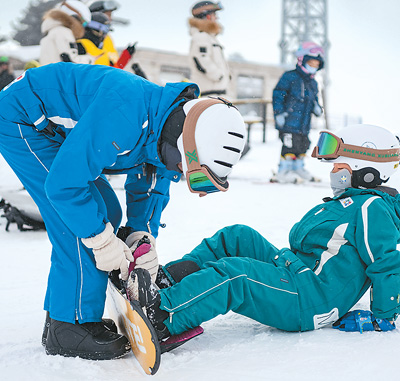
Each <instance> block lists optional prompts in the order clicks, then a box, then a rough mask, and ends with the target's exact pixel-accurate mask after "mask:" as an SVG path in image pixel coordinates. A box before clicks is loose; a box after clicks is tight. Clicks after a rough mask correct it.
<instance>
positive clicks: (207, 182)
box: [187, 165, 229, 194]
mask: <svg viewBox="0 0 400 381" xmlns="http://www.w3.org/2000/svg"><path fill="white" fill-rule="evenodd" d="M187 183H188V186H189V189H190V190H191V191H192V192H196V193H204V194H208V193H214V192H219V191H226V190H227V189H228V187H229V184H228V181H226V180H225V181H223V180H222V179H220V178H219V177H218V176H216V175H215V174H214V173H213V172H212V171H211V170H210V169H209V168H208V167H207V166H206V165H203V166H202V167H201V169H200V170H199V169H197V170H194V171H191V172H188V173H187Z"/></svg>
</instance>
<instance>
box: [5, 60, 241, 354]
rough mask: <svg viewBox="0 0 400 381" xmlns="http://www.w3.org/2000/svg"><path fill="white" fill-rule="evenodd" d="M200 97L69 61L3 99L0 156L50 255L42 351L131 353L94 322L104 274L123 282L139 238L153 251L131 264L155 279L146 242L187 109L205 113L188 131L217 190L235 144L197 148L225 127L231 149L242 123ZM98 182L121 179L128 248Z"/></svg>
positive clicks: (33, 76)
mask: <svg viewBox="0 0 400 381" xmlns="http://www.w3.org/2000/svg"><path fill="white" fill-rule="evenodd" d="M198 93H199V91H198V87H197V85H195V84H191V83H175V84H167V85H166V86H165V87H161V86H158V85H156V84H154V83H151V82H149V81H147V80H145V79H143V78H141V77H138V76H136V75H133V74H130V73H128V72H125V71H122V70H117V69H115V68H110V67H106V66H101V65H96V66H92V65H78V64H72V63H57V64H50V65H46V66H44V67H41V68H38V69H35V70H32V71H31V70H29V71H26V72H24V73H23V74H22V75H21V76H20V77H18V78H17V79H16V80H15V81H14V82H12V83H11V84H10V85H9V86H7V87H6V88H5V89H3V90H2V91H1V92H0V104H1V108H0V153H1V154H2V155H3V156H4V158H5V160H6V161H7V162H8V163H9V165H10V166H11V168H12V169H13V170H14V172H15V173H16V175H17V176H18V177H19V179H20V180H21V182H22V184H23V185H24V186H25V188H26V189H27V191H28V192H29V194H30V195H31V197H32V198H33V200H34V201H35V203H36V204H37V205H38V207H39V210H40V213H41V215H42V217H43V220H44V222H45V225H46V229H47V232H48V236H49V239H50V241H51V243H52V246H53V249H52V257H51V269H50V274H49V279H48V287H47V293H46V298H45V304H44V309H45V310H46V311H49V319H48V321H47V323H48V325H49V326H50V327H49V329H48V330H46V331H45V332H46V335H45V336H46V337H44V342H45V344H46V351H47V353H49V354H62V355H65V356H80V357H83V358H95V359H108V358H114V357H119V356H121V355H123V354H124V353H126V352H127V350H129V346H128V345H127V340H126V338H125V337H123V336H121V335H118V334H116V333H114V332H111V331H110V330H109V329H108V328H110V327H109V326H107V327H106V326H105V325H104V322H102V320H101V319H102V316H103V311H104V303H105V294H106V286H107V272H108V271H111V270H116V269H120V270H121V273H122V276H123V277H125V278H126V277H127V275H128V274H127V273H128V261H133V260H134V257H133V254H135V249H136V247H137V246H138V242H139V241H140V240H141V239H142V238H143V237H144V235H146V236H147V237H148V238H149V239H150V241H151V244H150V245H149V247H148V252H147V253H146V255H143V256H142V257H140V258H139V259H137V260H136V265H138V266H139V267H144V268H147V269H148V270H149V271H150V272H152V273H153V272H154V273H156V272H157V269H158V260H157V254H156V251H155V238H156V237H157V234H158V228H159V226H160V217H161V213H162V211H163V209H164V208H165V206H166V205H167V203H168V200H169V186H170V182H171V181H174V182H178V181H179V179H180V177H181V170H180V168H181V167H180V164H179V163H180V162H181V155H182V154H181V152H180V151H179V150H178V148H177V140H178V138H179V137H180V136H181V135H182V130H183V129H185V130H186V124H185V123H186V121H188V123H189V120H193V118H192V119H191V118H189V115H190V111H188V109H185V110H184V108H187V107H188V105H190V107H191V108H193V109H194V110H197V111H198V107H199V104H200V103H201V105H203V106H201V105H200V107H202V109H201V110H200V118H199V119H198V121H197V120H196V121H195V122H194V127H193V128H195V129H196V130H195V131H196V137H195V140H196V142H197V144H198V147H197V149H198V151H197V156H196V152H194V156H196V160H198V162H199V164H202V165H203V164H205V165H207V170H204V171H205V173H206V175H207V176H210V173H212V175H213V176H214V177H215V179H216V180H215V181H220V182H221V184H222V185H223V187H222V186H221V187H220V188H218V189H214V190H220V189H222V190H226V189H227V182H226V176H227V174H228V173H229V171H230V170H231V167H232V165H234V164H235V163H236V162H237V161H238V160H239V157H240V152H241V150H242V148H243V144H244V138H243V136H242V138H240V137H238V136H235V139H236V141H235V142H233V143H232V144H233V146H234V148H232V147H231V148H232V149H234V150H235V152H233V151H231V150H230V151H229V152H228V153H226V154H225V153H224V152H222V151H228V150H222V149H220V148H218V149H214V147H215V146H216V144H217V143H218V144H217V145H218V147H219V146H220V145H221V142H223V144H222V145H225V146H226V145H227V146H230V145H231V144H230V143H228V142H227V141H225V140H224V139H225V137H224V135H223V133H221V134H220V135H219V136H218V139H219V141H218V142H217V140H218V139H217V138H216V139H215V142H214V141H210V142H208V144H207V150H206V151H205V149H204V146H205V142H204V141H200V140H201V139H200V140H199V139H198V134H200V135H207V134H208V129H209V128H212V129H217V128H216V126H217V127H221V126H225V128H222V130H224V133H225V135H227V136H228V138H227V139H228V140H229V139H230V140H232V139H231V135H229V132H230V133H235V134H237V135H240V133H243V135H244V131H245V128H244V123H243V120H242V118H241V116H240V114H239V112H238V111H237V110H236V109H235V108H234V107H232V105H231V104H228V103H227V102H223V101H220V100H212V101H210V100H205V101H199V100H197V99H195V98H197V96H198ZM205 102H209V103H207V104H206V105H205ZM210 102H211V104H210ZM204 105H205V106H204ZM215 111H216V113H217V115H215ZM198 113H199V111H198ZM210 113H211V120H210V119H208V120H207V115H209V114H210ZM187 115H188V117H187ZM203 115H204V117H203ZM204 118H205V119H206V120H205V123H204V120H203V119H204ZM200 137H201V136H200ZM212 138H213V137H211V138H210V139H212ZM225 143H227V144H225ZM235 144H236V145H235ZM218 150H219V151H218ZM233 154H235V155H236V156H237V157H234V155H233ZM218 159H220V160H218ZM214 161H219V162H221V163H224V164H225V165H220V164H219V163H216V162H214ZM107 173H108V174H121V173H123V174H127V180H126V183H125V190H126V199H127V224H126V228H125V230H124V234H125V237H126V236H128V238H129V246H127V245H126V244H125V243H124V242H123V241H122V240H121V239H119V238H117V237H116V235H115V232H116V230H117V229H118V227H119V224H120V222H121V218H122V211H121V207H120V204H119V202H118V199H117V196H116V194H115V193H114V191H113V189H112V187H111V186H110V184H109V183H108V181H107V179H106V177H105V174H107ZM188 184H189V186H190V182H189V183H188ZM191 190H192V191H193V189H191ZM203 193H208V191H207V190H206V191H205V192H203ZM127 242H128V241H127ZM106 325H107V324H106ZM82 338H84V339H82Z"/></svg>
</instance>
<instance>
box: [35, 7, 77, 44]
mask: <svg viewBox="0 0 400 381" xmlns="http://www.w3.org/2000/svg"><path fill="white" fill-rule="evenodd" d="M50 20H54V21H58V23H59V24H60V25H63V26H65V27H66V28H68V29H71V31H72V33H73V35H74V37H75V38H76V39H78V38H82V37H83V35H84V34H85V28H84V27H83V25H82V24H81V23H80V22H79V21H78V20H77V19H76V18H75V17H72V16H70V15H68V14H66V13H65V12H63V11H60V10H58V9H50V10H49V11H48V12H46V13H45V14H44V15H43V21H50ZM49 29H51V28H48V29H47V30H42V32H43V33H46V32H48V31H49Z"/></svg>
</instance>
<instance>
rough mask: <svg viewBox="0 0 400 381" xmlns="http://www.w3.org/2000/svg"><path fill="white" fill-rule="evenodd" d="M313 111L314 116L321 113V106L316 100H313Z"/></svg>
mask: <svg viewBox="0 0 400 381" xmlns="http://www.w3.org/2000/svg"><path fill="white" fill-rule="evenodd" d="M313 113H314V115H315V116H321V115H322V107H321V106H320V105H319V104H318V102H317V101H315V102H314V110H313Z"/></svg>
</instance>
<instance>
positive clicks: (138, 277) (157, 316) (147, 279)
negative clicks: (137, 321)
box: [126, 268, 171, 341]
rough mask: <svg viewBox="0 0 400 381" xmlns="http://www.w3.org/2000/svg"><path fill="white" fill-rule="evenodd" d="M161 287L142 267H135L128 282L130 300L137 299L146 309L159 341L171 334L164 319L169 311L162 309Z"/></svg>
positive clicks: (127, 290)
mask: <svg viewBox="0 0 400 381" xmlns="http://www.w3.org/2000/svg"><path fill="white" fill-rule="evenodd" d="M158 290H159V288H158V287H157V286H156V285H155V284H154V283H152V281H151V276H150V273H149V272H148V271H147V270H145V269H141V268H137V269H134V270H133V271H132V272H131V273H130V274H129V278H128V280H127V283H126V293H127V296H128V299H129V300H137V301H138V302H139V304H140V306H141V307H142V308H143V309H144V310H145V313H146V315H147V318H148V319H149V321H150V323H151V325H152V326H153V327H154V329H155V331H156V333H157V337H158V340H159V341H162V340H163V339H166V338H167V337H169V336H171V334H170V332H169V331H168V329H167V327H166V326H165V325H164V323H163V321H164V320H165V319H167V318H168V316H169V313H168V312H167V311H164V310H162V309H160V304H161V297H160V294H159V293H158Z"/></svg>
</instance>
